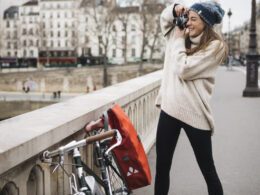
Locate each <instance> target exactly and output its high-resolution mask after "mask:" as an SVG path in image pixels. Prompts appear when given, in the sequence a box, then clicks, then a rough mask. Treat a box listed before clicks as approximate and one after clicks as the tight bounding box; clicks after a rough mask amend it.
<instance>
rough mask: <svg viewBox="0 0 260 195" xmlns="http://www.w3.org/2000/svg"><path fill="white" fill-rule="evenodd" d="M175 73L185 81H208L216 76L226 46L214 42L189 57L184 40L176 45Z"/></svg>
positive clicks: (179, 40) (216, 41) (219, 42)
mask: <svg viewBox="0 0 260 195" xmlns="http://www.w3.org/2000/svg"><path fill="white" fill-rule="evenodd" d="M173 51H174V53H175V55H174V56H175V60H174V62H175V64H174V68H173V70H174V72H175V73H176V74H177V75H178V76H179V78H181V79H183V80H195V79H202V78H203V79H207V78H212V77H214V75H215V71H216V69H217V67H218V65H219V64H220V63H221V61H222V60H223V56H224V52H225V51H224V44H223V43H222V42H221V41H218V40H215V41H212V42H211V43H210V44H209V45H208V47H207V48H205V49H204V50H201V51H198V52H196V53H195V54H193V55H190V56H187V54H186V51H185V46H184V40H183V39H177V40H176V41H175V43H174V50H173Z"/></svg>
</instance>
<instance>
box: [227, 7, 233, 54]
mask: <svg viewBox="0 0 260 195" xmlns="http://www.w3.org/2000/svg"><path fill="white" fill-rule="evenodd" d="M227 15H228V49H229V56H231V37H230V18H231V16H232V12H231V9H230V8H229V10H228V13H227Z"/></svg>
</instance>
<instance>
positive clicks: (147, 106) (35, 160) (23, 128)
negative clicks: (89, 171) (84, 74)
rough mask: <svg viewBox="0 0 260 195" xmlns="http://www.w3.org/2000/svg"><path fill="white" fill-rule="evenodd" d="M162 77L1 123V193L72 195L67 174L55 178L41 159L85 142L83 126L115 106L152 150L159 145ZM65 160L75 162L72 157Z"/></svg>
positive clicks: (154, 76) (86, 156)
mask: <svg viewBox="0 0 260 195" xmlns="http://www.w3.org/2000/svg"><path fill="white" fill-rule="evenodd" d="M160 77H161V72H160V71H158V72H154V73H151V74H148V75H145V76H142V77H139V78H136V79H132V80H129V81H126V82H123V83H119V84H116V85H113V86H110V87H107V88H104V89H102V90H98V91H95V92H93V93H90V94H87V95H82V96H78V97H75V98H73V99H71V100H68V101H65V102H61V103H57V104H54V105H51V106H47V107H45V108H42V109H39V110H36V111H33V112H29V113H26V114H23V115H20V116H17V117H14V118H11V119H8V120H5V121H2V122H0V133H1V136H0V194H1V195H7V194H8V195H26V194H27V195H36V194H37V195H64V194H69V192H68V190H69V189H68V178H67V176H66V175H65V174H64V172H62V171H61V170H59V171H57V172H55V173H54V174H52V173H51V170H52V169H53V167H50V166H49V165H48V164H44V163H41V162H40V160H39V156H40V155H41V154H42V152H43V151H44V150H46V149H48V148H53V147H57V146H59V145H62V144H66V143H68V142H70V141H71V140H75V139H76V140H77V139H82V138H83V136H84V133H83V131H82V128H83V127H84V126H85V124H86V123H87V122H88V121H91V120H95V119H97V118H98V117H99V116H101V114H102V112H103V111H105V110H107V109H108V108H109V107H111V106H112V105H113V104H114V103H118V104H120V105H121V106H122V107H123V108H124V110H125V111H126V113H127V114H128V115H129V117H130V118H131V119H132V121H133V123H134V125H135V127H136V129H137V130H138V133H139V135H140V137H141V140H142V142H143V144H144V147H145V150H146V151H147V152H148V151H149V149H150V147H151V146H152V145H153V143H154V141H155V132H156V131H155V130H156V123H157V119H158V113H159V110H158V109H157V108H156V107H155V106H154V101H155V98H156V96H157V93H158V90H159V85H160ZM82 154H83V159H84V160H85V161H86V162H87V163H88V164H89V165H90V166H93V160H92V155H89V154H91V147H86V148H84V149H82ZM65 160H66V161H68V162H70V161H71V160H72V158H71V156H70V155H68V156H65ZM67 168H68V171H71V167H67Z"/></svg>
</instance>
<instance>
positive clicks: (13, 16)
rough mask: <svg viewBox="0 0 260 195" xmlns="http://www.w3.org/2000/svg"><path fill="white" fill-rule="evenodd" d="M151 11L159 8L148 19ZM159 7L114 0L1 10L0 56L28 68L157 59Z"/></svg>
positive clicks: (43, 0) (42, 1)
mask: <svg viewBox="0 0 260 195" xmlns="http://www.w3.org/2000/svg"><path fill="white" fill-rule="evenodd" d="M149 6H150V8H151V6H153V7H156V8H157V9H154V10H153V12H152V14H151V13H150V14H149V12H148V11H147V12H146V11H144V9H147V10H148V9H150V8H149ZM163 8H164V5H163V4H159V3H158V4H154V3H153V4H152V5H148V4H146V5H141V4H140V5H139V6H137V5H136V4H134V5H132V4H131V5H128V6H125V7H120V6H118V5H117V3H116V0H110V1H103V0H100V1H94V0H93V1H91V0H90V1H83V0H39V1H29V2H27V3H25V4H23V5H21V6H19V7H18V6H16V7H11V8H8V9H7V10H6V11H5V15H4V18H3V27H4V36H3V37H2V42H3V43H4V46H3V47H2V48H3V49H2V50H1V51H2V52H1V56H2V58H13V61H12V62H13V63H16V64H19V65H21V64H25V65H32V66H36V65H44V66H49V65H54V64H55V65H62V66H64V65H71V64H82V65H85V64H95V63H103V62H102V61H103V60H104V59H107V60H108V62H109V63H112V64H124V63H127V62H138V61H146V60H151V59H153V60H161V59H162V57H163V53H164V52H163V49H162V48H163V47H164V46H163V38H162V36H159V32H157V31H158V28H159V16H160V13H161V11H162V9H163ZM144 13H145V14H146V15H144ZM144 21H145V22H144ZM14 59H16V61H15V60H14ZM7 64H8V63H7ZM9 65H10V64H9Z"/></svg>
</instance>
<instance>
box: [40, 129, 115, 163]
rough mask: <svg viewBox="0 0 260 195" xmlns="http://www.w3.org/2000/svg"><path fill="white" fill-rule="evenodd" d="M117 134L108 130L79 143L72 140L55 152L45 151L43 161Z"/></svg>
mask: <svg viewBox="0 0 260 195" xmlns="http://www.w3.org/2000/svg"><path fill="white" fill-rule="evenodd" d="M117 133H119V132H118V130H109V131H106V132H104V133H100V134H97V135H93V136H91V137H87V138H86V139H82V140H79V141H75V140H74V141H72V142H70V143H68V144H67V145H65V146H61V147H59V148H58V149H56V150H53V151H48V150H47V151H45V152H43V160H47V159H50V158H52V157H54V156H59V155H60V156H61V155H64V154H65V153H67V152H69V151H71V150H73V149H74V148H78V147H82V146H85V145H87V144H91V143H93V142H96V141H100V140H103V139H107V138H112V137H113V136H114V135H116V134H117Z"/></svg>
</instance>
